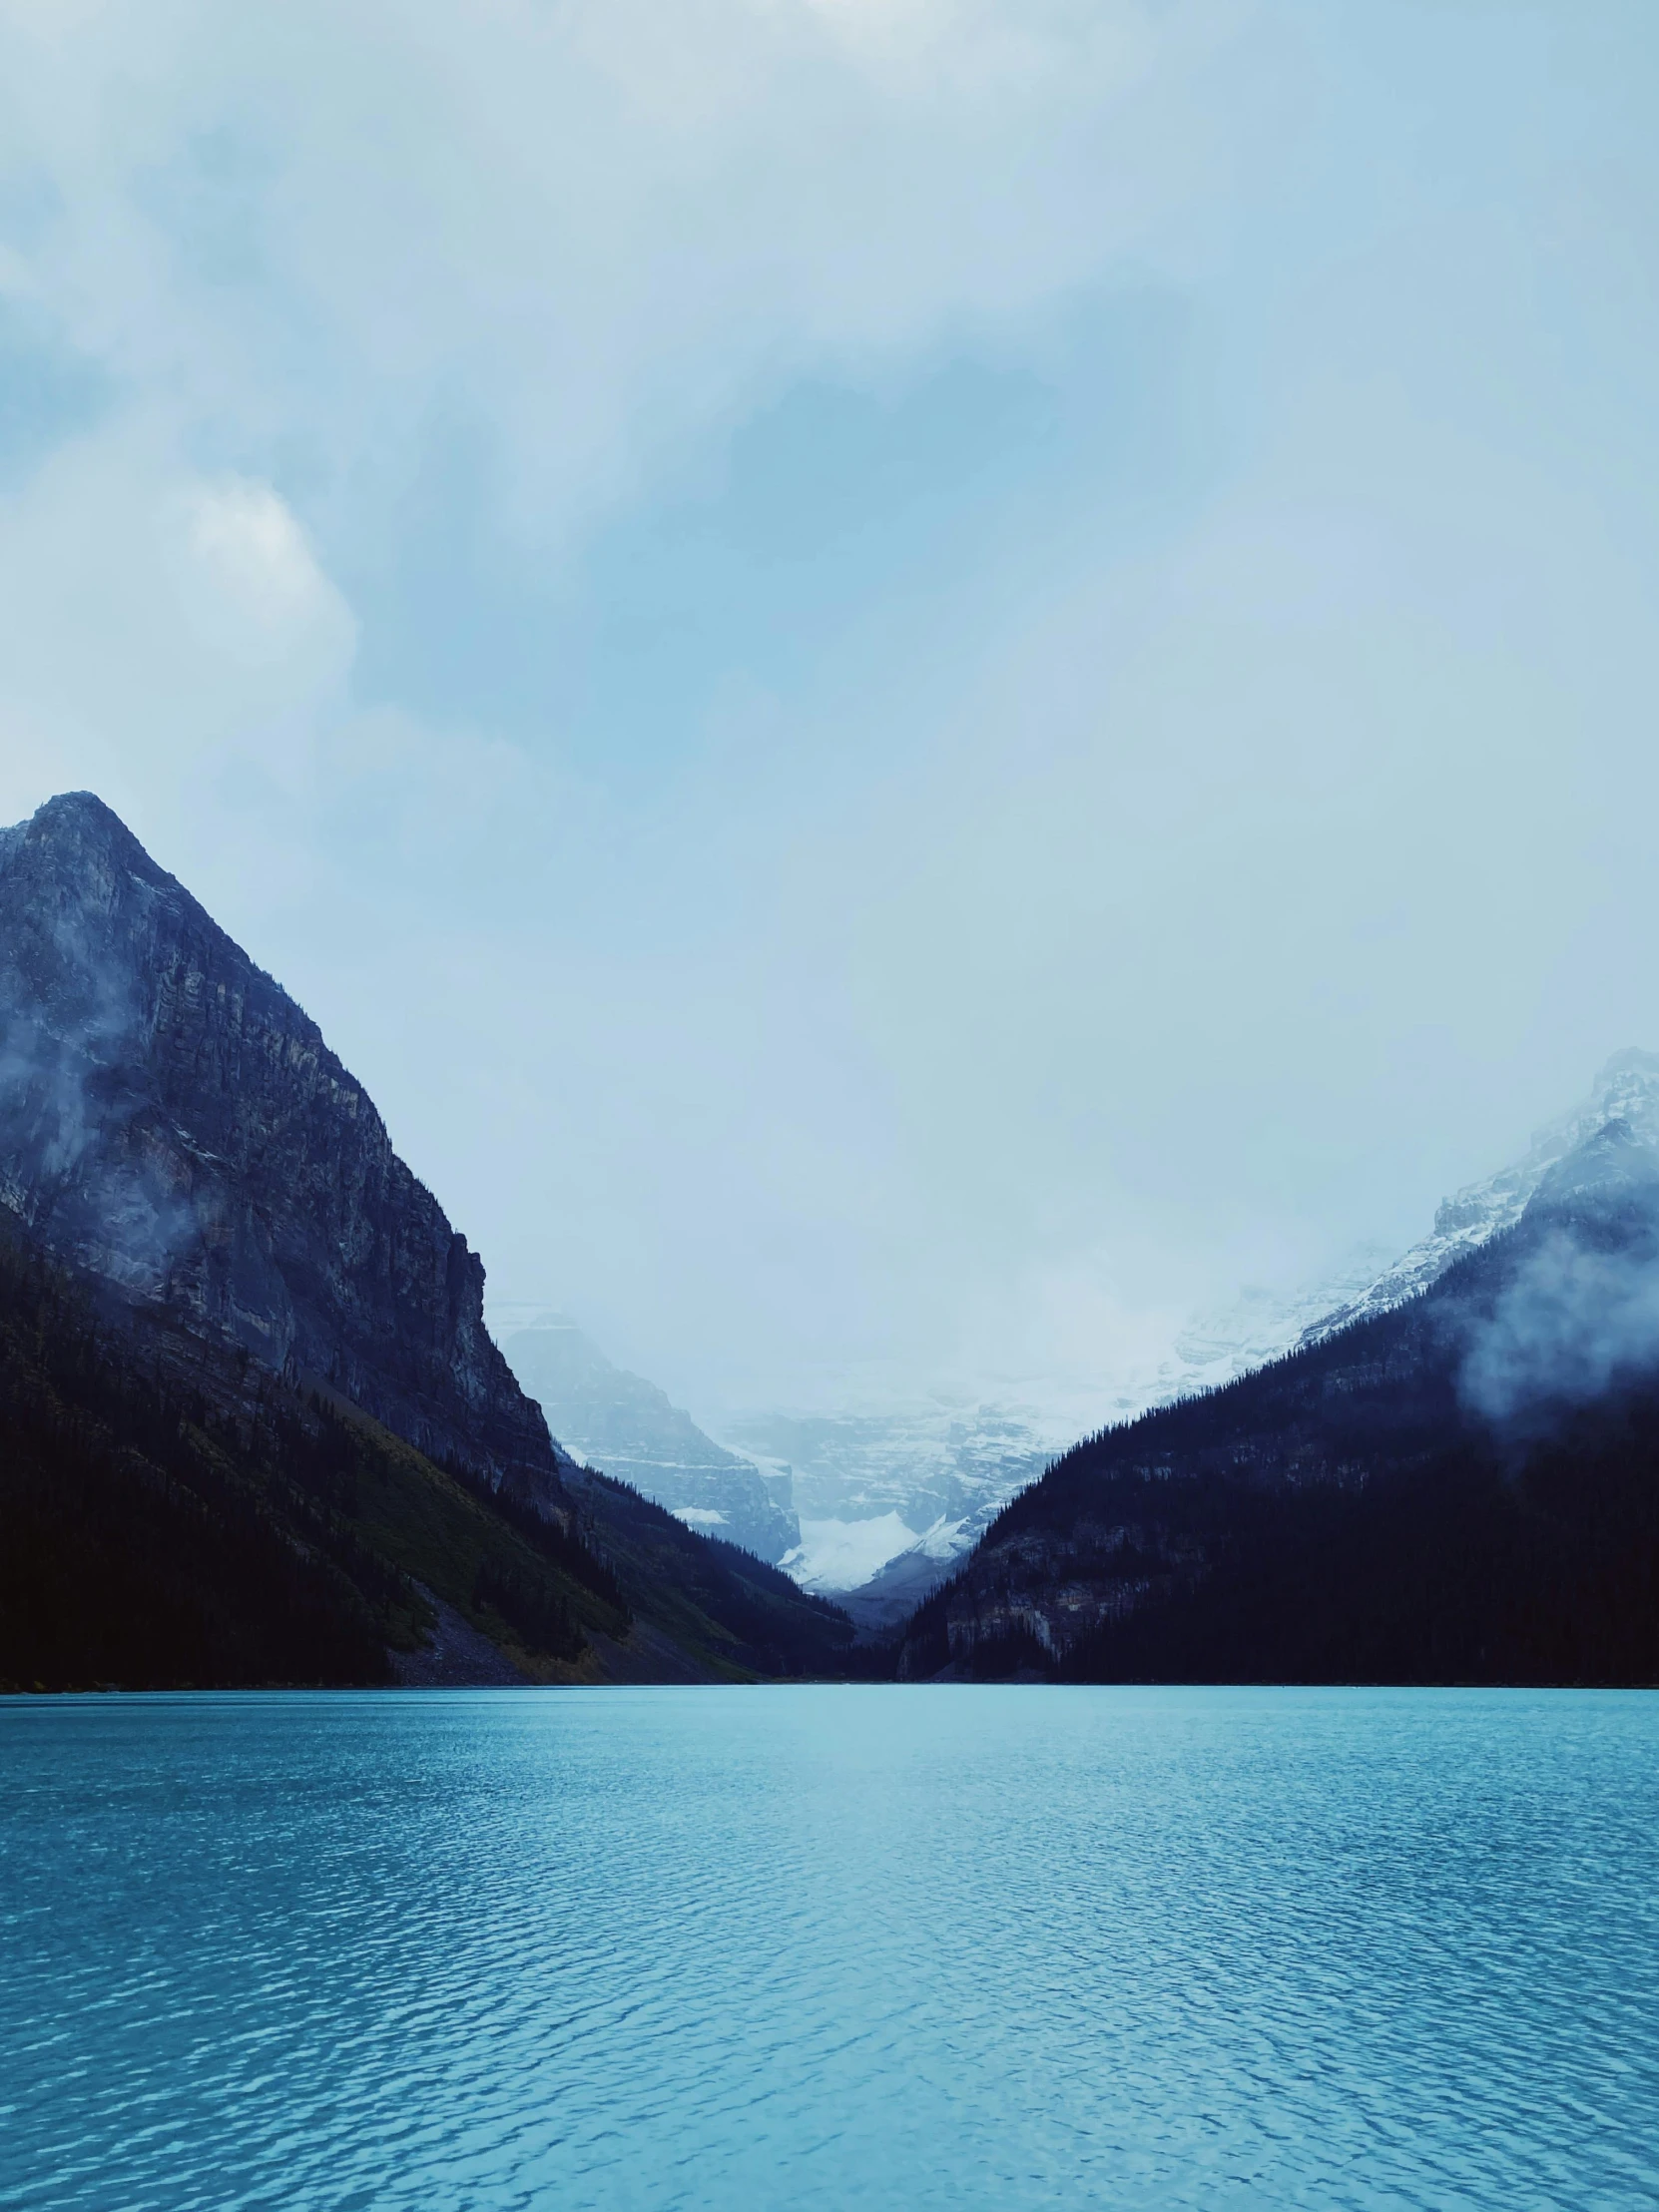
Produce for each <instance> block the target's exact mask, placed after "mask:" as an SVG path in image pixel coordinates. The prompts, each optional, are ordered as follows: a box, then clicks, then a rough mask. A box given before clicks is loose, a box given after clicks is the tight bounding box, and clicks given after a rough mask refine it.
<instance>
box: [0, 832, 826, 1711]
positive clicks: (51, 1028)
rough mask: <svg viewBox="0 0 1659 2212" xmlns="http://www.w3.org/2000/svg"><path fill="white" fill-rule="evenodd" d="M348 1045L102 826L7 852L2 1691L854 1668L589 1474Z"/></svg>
mask: <svg viewBox="0 0 1659 2212" xmlns="http://www.w3.org/2000/svg"><path fill="white" fill-rule="evenodd" d="M483 1280H484V1278H483V1267H482V1263H481V1262H480V1261H479V1259H478V1258H477V1256H476V1255H475V1254H474V1253H472V1252H471V1251H470V1250H469V1249H468V1247H467V1245H466V1242H465V1240H464V1239H463V1238H462V1237H461V1236H459V1235H458V1234H457V1233H456V1232H455V1231H454V1230H453V1229H451V1227H450V1225H449V1223H448V1221H447V1219H446V1218H445V1216H444V1214H443V1212H442V1210H441V1209H440V1207H439V1206H438V1204H437V1201H436V1200H435V1199H434V1198H433V1196H432V1194H431V1193H430V1192H429V1191H428V1190H426V1188H425V1187H424V1185H422V1184H421V1183H420V1182H419V1181H418V1180H417V1178H416V1177H415V1176H414V1175H412V1174H411V1172H410V1171H409V1169H408V1168H407V1167H406V1166H405V1165H404V1163H403V1162H402V1161H401V1160H400V1159H399V1158H398V1157H397V1155H396V1154H395V1152H394V1151H393V1150H392V1147H391V1143H390V1140H389V1138H388V1136H387V1134H386V1130H385V1125H384V1123H383V1122H382V1121H381V1119H380V1117H379V1115H378V1114H377V1113H376V1111H375V1109H374V1107H373V1105H372V1103H371V1102H370V1101H369V1099H368V1098H367V1097H366V1096H365V1094H364V1093H363V1091H362V1089H361V1087H360V1085H358V1084H357V1083H356V1082H355V1081H354V1080H353V1078H352V1077H351V1076H350V1075H349V1074H348V1073H347V1072H346V1070H345V1069H344V1068H343V1067H342V1065H341V1063H340V1062H339V1060H338V1059H337V1058H336V1057H335V1056H334V1055H333V1053H331V1052H330V1051H329V1050H328V1048H327V1046H326V1045H325V1043H324V1042H323V1040H322V1037H321V1035H320V1033H319V1031H318V1030H317V1028H316V1025H315V1024H314V1023H313V1022H311V1021H310V1020H309V1018H308V1017H307V1016H306V1015H305V1014H303V1013H302V1012H301V1011H300V1009H299V1008H298V1007H297V1006H296V1005H295V1004H294V1002H293V1001H292V999H290V998H289V997H288V996H287V994H286V993H285V992H284V991H282V990H281V989H280V988H279V986H278V985H277V984H276V983H275V982H274V981H273V980H272V979H271V977H270V976H268V975H266V974H265V973H264V972H263V971H262V970H261V969H259V968H258V967H256V966H255V964H254V963H253V962H252V961H251V960H250V959H249V958H248V956H247V954H246V953H244V952H243V951H242V950H241V948H240V947H239V946H237V945H236V944H234V943H233V942H232V940H231V939H230V938H229V937H228V936H227V935H226V934H225V932H224V931H223V930H222V929H220V928H219V927H218V925H217V924H216V923H215V922H213V921H212V920H211V918H210V917H209V916H208V915H207V913H206V912H205V911H204V909H203V908H202V907H201V906H200V905H199V904H198V903H197V901H196V900H195V899H193V898H192V897H191V896H190V894H189V893H188V892H187V891H185V890H184V889H183V888H182V887H181V886H180V885H179V884H178V883H177V882H176V881H175V880H174V878H173V877H172V876H170V875H167V874H166V873H165V872H164V871H163V870H162V869H160V868H158V867H157V866H156V865H155V863H154V862H153V861H151V860H150V858H149V857H148V855H147V854H146V853H145V852H144V850H143V848H142V846H140V845H139V844H138V842H137V840H136V839H135V838H133V837H132V836H131V835H130V833H129V832H128V831H127V830H126V829H125V828H124V827H123V825H122V824H121V823H120V822H119V821H118V820H117V819H116V817H115V816H114V815H113V814H111V813H110V811H109V809H108V808H106V807H104V806H103V805H102V803H101V802H100V801H98V800H96V799H94V798H92V797H90V796H89V795H86V794H75V795H70V796H69V797H67V798H63V799H57V800H53V801H51V802H49V803H48V805H47V806H45V807H43V808H42V809H41V810H40V812H39V813H38V814H37V815H36V816H35V817H34V818H33V820H32V821H30V822H28V823H26V824H23V825H21V826H19V827H18V828H16V829H14V830H7V831H5V832H3V833H0V1685H5V1684H10V1685H13V1686H22V1687H31V1686H35V1685H40V1686H43V1687H49V1688H52V1687H56V1688H62V1687H70V1686H85V1685H89V1684H93V1683H113V1684H119V1685H122V1686H127V1687H165V1686H170V1685H175V1684H184V1683H190V1684H195V1685H198V1686H209V1685H214V1684H221V1683H255V1682H266V1681H280V1682H374V1681H380V1680H385V1679H390V1678H395V1679H402V1680H415V1681H427V1682H448V1681H464V1680H471V1681H524V1680H540V1681H603V1680H613V1681H614V1680H635V1681H654V1680H670V1681H699V1680H701V1681H709V1680H734V1679H735V1680H746V1679H754V1678H755V1677H756V1676H758V1675H760V1676H764V1675H769V1674H783V1675H788V1674H801V1673H803V1672H812V1673H827V1672H829V1673H832V1672H835V1671H836V1659H837V1655H838V1653H839V1652H840V1651H841V1650H842V1649H843V1648H844V1647H845V1645H846V1644H847V1642H848V1641H849V1640H850V1635H851V1627H850V1623H849V1622H848V1621H846V1619H845V1618H844V1616H843V1615H841V1614H840V1613H839V1612H838V1611H837V1610H836V1609H835V1608H834V1607H833V1606H831V1605H829V1604H827V1603H825V1602H824V1601H823V1600H821V1599H815V1598H811V1597H808V1596H807V1595H806V1594H805V1593H804V1592H802V1591H800V1590H799V1589H797V1588H796V1586H795V1585H794V1584H793V1583H792V1582H790V1581H789V1579H788V1578H787V1577H786V1576H784V1575H782V1574H780V1573H778V1572H777V1570H776V1569H774V1568H772V1567H770V1566H767V1565H765V1564H764V1563H763V1562H761V1561H759V1560H756V1559H754V1558H751V1557H750V1556H749V1555H748V1554H747V1553H744V1552H742V1551H738V1550H736V1549H734V1548H733V1547H732V1546H730V1545H726V1544H719V1543H711V1542H709V1541H707V1540H706V1539H705V1538H703V1537H702V1536H700V1535H698V1534H695V1533H694V1532H693V1531H692V1530H691V1529H689V1528H687V1527H685V1526H684V1525H683V1524H682V1523H681V1522H680V1521H678V1520H676V1519H675V1518H674V1517H673V1515H672V1514H670V1513H668V1512H666V1511H664V1510H663V1509H662V1508H661V1507H660V1506H657V1505H655V1504H652V1503H651V1502H650V1501H649V1500H648V1499H646V1498H643V1497H641V1496H639V1495H638V1494H637V1493H636V1492H634V1491H632V1490H631V1489H629V1488H628V1486H627V1485H626V1484H623V1483H618V1482H613V1481H610V1480H609V1479H607V1478H606V1477H605V1476H603V1475H600V1474H597V1473H595V1472H594V1471H593V1470H591V1469H589V1468H586V1467H584V1466H581V1465H579V1464H578V1463H577V1462H576V1461H574V1460H573V1459H572V1458H571V1457H570V1455H569V1454H568V1453H565V1452H563V1451H562V1450H560V1448H559V1447H558V1446H557V1445H556V1444H555V1443H554V1441H553V1439H552V1438H551V1437H550V1435H549V1433H548V1429H547V1424H546V1421H545V1420H544V1418H543V1416H542V1414H541V1411H540V1408H539V1407H538V1406H537V1405H536V1404H535V1403H534V1402H533V1401H532V1400H531V1399H529V1398H528V1397H526V1396H525V1394H524V1392H523V1391H522V1390H521V1389H520V1388H519V1386H518V1384H517V1383H516V1382H515V1381H514V1379H513V1377H512V1375H511V1372H510V1371H509V1369H508V1367H507V1365H506V1363H505V1361H504V1360H503V1359H502V1357H501V1354H500V1353H499V1352H498V1351H497V1349H496V1347H495V1345H494V1343H493V1342H492V1341H491V1339H490V1337H489V1335H488V1333H487V1332H486V1330H485V1328H484V1324H483V1319H482V1293H483Z"/></svg>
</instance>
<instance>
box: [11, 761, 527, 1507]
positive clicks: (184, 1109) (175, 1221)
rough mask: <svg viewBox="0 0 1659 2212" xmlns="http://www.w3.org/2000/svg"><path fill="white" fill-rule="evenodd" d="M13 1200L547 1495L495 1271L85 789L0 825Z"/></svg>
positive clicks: (76, 1256)
mask: <svg viewBox="0 0 1659 2212" xmlns="http://www.w3.org/2000/svg"><path fill="white" fill-rule="evenodd" d="M0 1205H4V1206H5V1207H6V1208H7V1209H9V1211H10V1212H11V1213H12V1214H13V1215H14V1216H15V1217H16V1219H17V1220H18V1221H19V1222H21V1223H22V1224H23V1225H24V1226H25V1227H26V1228H27V1229H28V1231H29V1232H30V1234H31V1235H32V1236H33V1237H34V1238H35V1239H36V1240H37V1241H38V1242H39V1243H40V1244H42V1245H43V1246H45V1248H46V1249H47V1250H48V1251H49V1252H52V1253H54V1254H56V1255H57V1256H58V1257H60V1258H61V1259H63V1260H65V1261H67V1262H69V1263H71V1264H72V1265H73V1266H75V1267H78V1268H82V1269H85V1270H86V1271H88V1272H89V1273H91V1274H93V1275H96V1276H98V1277H100V1278H102V1279H103V1280H104V1281H106V1282H108V1283H110V1284H112V1285H115V1286H117V1287H118V1288H119V1289H120V1290H121V1291H122V1292H123V1294H124V1295H125V1296H126V1297H128V1298H129V1299H131V1300H133V1301H134V1302H136V1303H138V1304H141V1305H145V1306H149V1307H154V1308H158V1309H165V1310H166V1311H168V1312H169V1313H172V1314H174V1315H176V1316H178V1317H179V1318H180V1319H182V1320H186V1321H188V1322H189V1323H190V1324H191V1325H192V1326H193V1327H195V1328H197V1329H198V1330H200V1331H201V1332H203V1333H204V1334H207V1335H211V1336H214V1337H217V1338H220V1339H223V1340H224V1341H226V1342H229V1343H232V1344H236V1345H240V1346H241V1347H243V1349H244V1350H246V1351H247V1352H249V1353H250V1354H252V1355H253V1356H254V1357H255V1358H257V1359H259V1360H260V1361H261V1362H262V1363H263V1364H264V1365H265V1366H266V1367H268V1368H271V1369H273V1370H275V1371H276V1372H277V1373H278V1374H285V1375H287V1376H289V1377H293V1378H297V1379H300V1380H302V1381H304V1380H314V1381H319V1382H321V1383H325V1384H326V1385H328V1386H329V1387H331V1388H333V1389H336V1390H338V1391H340V1392H341V1393H343V1395H344V1396H346V1397H347V1398H349V1399H350V1400H351V1401H352V1402H353V1403H354V1404H357V1405H359V1406H361V1407H362V1408H363V1409H364V1410H365V1411H367V1412H369V1413H372V1414H373V1415H374V1416H375V1417H376V1418H377V1419H379V1420H382V1421H384V1422H385V1423H386V1425H387V1426H388V1427H390V1428H393V1429H395V1430H396V1431H397V1433H398V1434H399V1435H402V1436H406V1437H407V1438H408V1439H409V1440H410V1441H411V1442H412V1443H414V1444H416V1445H417V1446H418V1447H419V1448H420V1449H421V1450H422V1451H425V1452H428V1453H430V1454H432V1455H434V1456H436V1457H439V1458H451V1459H454V1460H457V1461H459V1462H462V1463H464V1464H466V1465H468V1466H471V1467H474V1468H476V1469H477V1470H478V1471H479V1472H481V1473H485V1474H487V1475H488V1476H489V1477H490V1479H491V1480H492V1481H497V1482H498V1481H501V1480H503V1479H507V1478H511V1479H512V1480H513V1481H514V1482H516V1483H519V1484H522V1485H527V1486H532V1487H533V1486H536V1485H538V1484H539V1485H542V1486H544V1487H545V1485H546V1484H547V1482H548V1481H550V1480H552V1479H554V1478H555V1470H556V1467H557V1464H558V1455H557V1453H556V1452H555V1450H554V1447H553V1444H552V1442H551V1439H550V1437H549V1435H548V1430H547V1423H546V1421H545V1420H544V1419H543V1418H542V1415H541V1413H540V1411H539V1410H538V1408H537V1407H536V1406H535V1405H534V1404H533V1403H532V1402H531V1400H530V1399H529V1398H527V1397H526V1396H525V1394H524V1392H523V1390H521V1389H520V1387H519V1385H518V1383H516V1381H515V1380H514V1378H513V1375H512V1372H511V1370H510V1369H509V1368H508V1366H507V1363H506V1362H505V1360H503V1359H502V1357H501V1355H500V1353H499V1352H498V1351H497V1350H496V1348H495V1346H494V1344H493V1343H492V1342H491V1340H490V1337H489V1335H488V1332H487V1331H486V1330H485V1328H484V1319H483V1291H484V1270H483V1264H482V1262H481V1261H480V1260H479V1258H478V1256H477V1254H476V1253H474V1252H472V1251H470V1250H469V1249H468V1247H467V1243H466V1240H465V1238H464V1237H462V1236H460V1235H459V1234H458V1233H457V1232H456V1231H455V1230H454V1229H452V1228H451V1226H450V1224H449V1222H448V1221H447V1220H446V1218H445V1216H444V1213H443V1210H442V1208H441V1207H440V1206H439V1205H438V1202H437V1200H436V1199H435V1198H434V1197H433V1196H432V1194H431V1192H430V1191H428V1190H427V1189H426V1188H425V1186H424V1185H423V1184H422V1183H421V1182H420V1181H419V1180H418V1179H417V1178H416V1177H415V1176H414V1175H413V1174H412V1173H411V1172H410V1170H409V1169H408V1168H407V1167H406V1166H405V1165H404V1163H403V1162H402V1161H401V1160H400V1159H399V1158H398V1156H397V1154H396V1153H395V1152H394V1151H393V1150H392V1145H391V1140H390V1138H389V1137H388V1135H387V1134H386V1127H385V1124H384V1122H383V1121H382V1120H381V1119H380V1116H379V1114H378V1113H376V1111H375V1109H374V1106H373V1103H372V1101H371V1100H370V1099H369V1098H368V1097H367V1096H366V1095H365V1094H364V1091H363V1088H362V1086H361V1084H360V1083H358V1082H357V1081H356V1080H355V1078H354V1077H353V1076H351V1075H350V1074H349V1073H348V1072H347V1070H346V1069H345V1068H344V1067H343V1066H342V1065H341V1064H340V1062H339V1060H338V1059H336V1057H335V1056H334V1054H333V1053H332V1052H330V1051H329V1049H328V1047H327V1045H326V1044H325V1043H324V1042H323V1039H322V1036H321V1033H320V1031H319V1030H318V1029H317V1026H316V1024H315V1023H314V1022H313V1021H312V1020H311V1019H310V1018H309V1016H308V1015H306V1014H305V1013H304V1012H302V1011H301V1009H300V1008H299V1007H298V1006H297V1005H295V1004H294V1002H293V1000H292V999H291V998H290V997H289V996H288V994H287V993H286V991H284V990H283V989H282V988H281V987H280V985H279V984H277V983H276V982H274V981H273V980H272V978H271V977H270V976H269V975H267V974H266V973H265V972H264V971H263V970H262V969H261V968H258V967H256V966H255V964H254V962H253V961H252V960H251V959H250V958H249V957H248V955H247V953H246V952H244V951H243V950H242V948H241V947H240V946H239V945H237V944H235V943H233V941H232V940H231V938H230V937H228V936H227V935H226V933H225V931H224V930H223V929H221V928H220V927H219V926H218V924H217V923H216V922H215V921H214V920H213V919H212V918H211V916H210V915H209V914H208V913H207V912H206V911H205V910H204V909H203V907H201V906H200V905H199V904H198V903H197V901H196V900H195V899H194V898H192V896H191V895H190V893H189V892H188V891H187V890H185V889H184V887H183V886H182V885H181V884H180V883H178V882H176V881H175V880H174V878H173V877H172V876H171V875H169V874H167V873H166V872H165V870H163V869H162V868H160V867H158V866H157V865H156V863H155V862H154V861H153V860H152V859H151V858H150V856H149V854H148V853H147V852H146V851H145V850H144V848H143V846H142V845H141V844H140V843H139V841H138V839H137V838H136V837H134V836H133V835H132V833H131V832H130V831H129V830H127V829H126V827H125V826H124V825H123V824H122V823H121V822H120V821H119V820H118V819H117V817H116V816H115V815H114V814H112V813H111V812H110V810H109V808H107V807H106V806H104V805H103V803H102V802H101V801H100V800H98V799H95V798H93V797H92V796H91V795H90V794H89V793H85V792H81V793H71V794H69V795H67V796H66V797H63V798H60V799H54V800H50V801H49V802H48V803H47V804H46V805H45V806H44V807H42V808H41V810H40V811H39V813H38V814H37V815H35V817H34V818H33V820H32V821H30V822H27V823H22V824H19V825H18V826H17V827H16V828H14V829H12V830H6V831H4V832H3V833H0Z"/></svg>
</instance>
